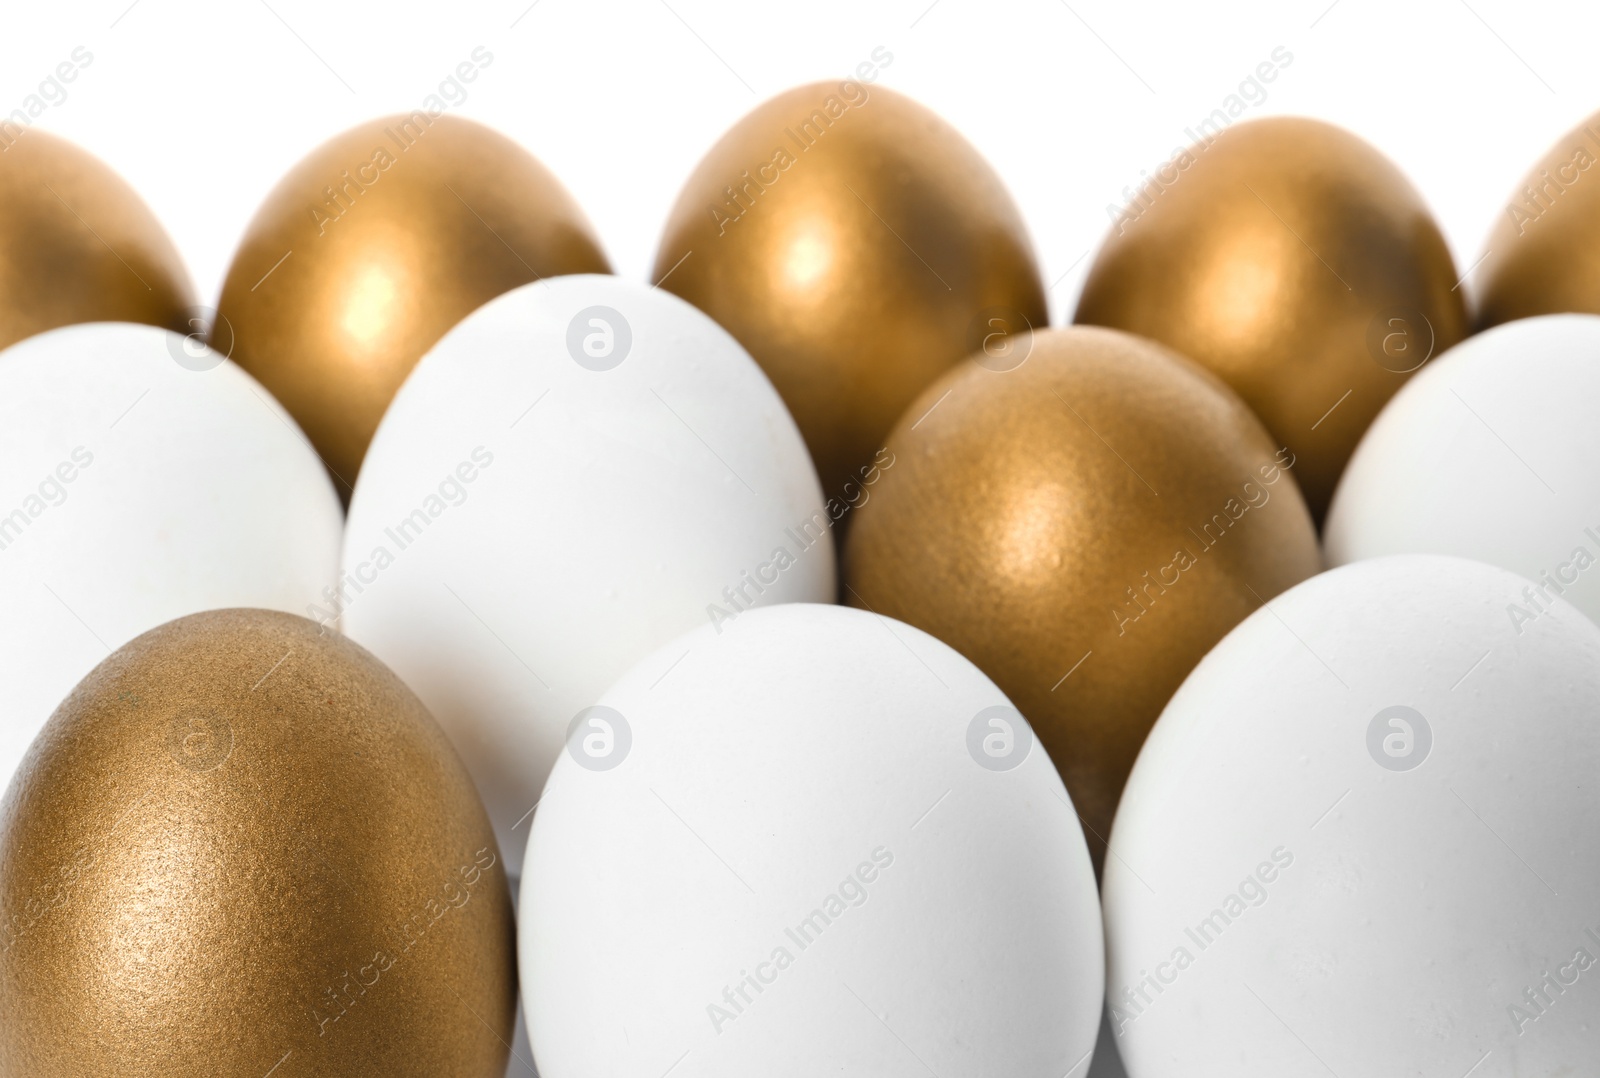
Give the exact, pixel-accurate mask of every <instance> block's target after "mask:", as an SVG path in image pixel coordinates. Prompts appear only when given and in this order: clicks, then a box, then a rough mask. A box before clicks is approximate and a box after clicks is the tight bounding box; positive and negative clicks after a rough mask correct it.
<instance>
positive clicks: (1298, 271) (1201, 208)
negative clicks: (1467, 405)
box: [1075, 117, 1466, 521]
mask: <svg viewBox="0 0 1600 1078" xmlns="http://www.w3.org/2000/svg"><path fill="white" fill-rule="evenodd" d="M1185 161H1187V163H1185ZM1141 199H1142V202H1136V203H1135V204H1134V205H1133V206H1132V207H1130V209H1132V210H1134V211H1137V212H1136V215H1130V216H1131V217H1132V219H1131V220H1130V219H1128V218H1127V217H1125V218H1123V219H1121V220H1119V221H1118V222H1117V223H1116V224H1114V225H1113V226H1112V229H1111V233H1110V235H1109V236H1108V238H1107V239H1106V242H1105V244H1104V246H1103V247H1102V248H1101V250H1100V252H1099V254H1098V255H1097V256H1096V258H1095V262H1094V265H1093V267H1092V268H1091V269H1090V271H1089V277H1088V279H1087V281H1086V282H1085V284H1084V287H1083V294H1082V297H1081V299H1080V300H1079V302H1078V311H1077V315H1076V319H1075V320H1076V321H1078V322H1080V323H1088V324H1092V325H1101V326H1111V327H1114V328H1117V329H1125V330H1128V331H1129V332H1132V333H1139V334H1142V335H1143V336H1146V337H1151V338H1154V339H1155V340H1158V341H1160V342H1162V343H1163V344H1166V345H1168V346H1170V347H1172V348H1175V349H1177V350H1178V351H1179V352H1182V353H1183V354H1184V355H1186V356H1188V357H1190V358H1191V359H1193V360H1195V361H1197V362H1198V363H1200V364H1201V365H1202V366H1204V367H1207V368H1209V369H1210V370H1211V371H1213V372H1215V373H1216V374H1217V375H1218V376H1220V377H1221V378H1222V379H1223V381H1225V382H1227V383H1228V384H1229V385H1230V386H1232V387H1233V389H1234V390H1235V391H1236V392H1237V393H1238V394H1239V395H1240V396H1241V397H1243V398H1244V399H1245V402H1246V403H1247V404H1249V405H1250V407H1251V408H1253V409H1254V410H1255V412H1256V414H1257V415H1259V416H1260V417H1261V419H1262V421H1263V422H1264V423H1265V424H1266V426H1267V429H1268V430H1270V431H1272V433H1273V435H1274V437H1276V438H1277V439H1278V442H1279V444H1280V445H1286V446H1288V447H1289V448H1290V449H1292V450H1293V451H1294V453H1295V455H1296V457H1297V458H1298V460H1299V463H1298V464H1297V465H1296V467H1295V475H1296V477H1297V478H1298V479H1299V481H1300V486H1301V489H1302V491H1304V493H1305V498H1306V504H1307V505H1308V506H1309V507H1310V509H1311V512H1312V516H1313V517H1314V518H1316V519H1317V520H1318V521H1320V520H1321V519H1322V516H1323V515H1324V514H1325V513H1326V512H1327V508H1328V503H1329V501H1331V500H1332V497H1333V489H1334V486H1335V485H1336V484H1337V483H1338V480H1339V475H1340V473H1341V472H1342V471H1344V466H1345V463H1346V462H1347V461H1348V460H1349V459H1350V454H1351V453H1352V452H1354V451H1355V447H1356V443H1357V442H1359V441H1360V440H1361V435H1362V434H1363V433H1364V432H1365V431H1366V429H1367V427H1368V426H1369V425H1370V424H1371V422H1372V420H1373V418H1374V417H1375V416H1377V414H1378V412H1379V411H1380V410H1381V409H1382V408H1383V405H1384V404H1385V403H1386V402H1387V401H1388V400H1389V398H1390V397H1391V396H1393V395H1394V394H1395V392H1396V391H1397V390H1398V389H1399V388H1400V387H1401V385H1403V384H1404V383H1405V381H1406V379H1407V378H1408V377H1409V376H1410V373H1411V371H1413V370H1415V369H1416V368H1417V367H1419V366H1421V365H1422V363H1423V362H1424V361H1425V360H1426V359H1427V358H1429V357H1430V356H1433V355H1438V354H1439V353H1441V352H1443V351H1444V350H1445V349H1446V348H1449V347H1450V346H1451V345H1453V344H1455V343H1456V342H1457V341H1459V340H1461V338H1462V337H1463V336H1465V333H1466V311H1465V308H1464V306H1463V302H1462V292H1461V290H1460V289H1459V288H1456V287H1455V286H1456V281H1457V277H1456V270H1455V266H1454V264H1453V262H1452V261H1451V258H1450V251H1449V248H1448V247H1447V246H1446V245H1445V241H1444V237H1443V236H1442V235H1441V234H1440V232H1439V228H1438V226H1437V225H1436V224H1435V223H1434V220H1433V218H1432V216H1431V215H1430V214H1429V212H1428V208H1427V206H1426V205H1424V204H1423V201H1422V197H1421V196H1420V195H1419V194H1418V193H1417V191H1416V189H1415V188H1414V187H1412V185H1411V184H1410V182H1409V181H1407V179H1406V178H1405V176H1403V175H1402V174H1401V173H1400V171H1399V170H1398V169H1397V168H1395V166H1394V165H1393V164H1391V163H1390V162H1389V161H1388V160H1387V159H1386V158H1385V157H1383V155H1382V154H1380V153H1378V152H1377V151H1376V150H1374V149H1373V148H1372V147H1371V146H1369V145H1368V144H1367V143H1365V142H1363V141H1362V140H1361V139H1359V138H1357V137H1356V136H1354V135H1352V134H1350V133H1349V132H1346V131H1343V130H1341V129H1340V128H1337V127H1333V126H1331V125H1329V124H1325V123H1321V122H1319V121H1316V120H1307V119H1299V118H1293V117H1274V118H1270V119H1263V120H1255V121H1251V122H1248V123H1241V124H1238V125H1236V126H1233V127H1229V128H1226V129H1224V130H1223V131H1222V132H1221V134H1219V135H1217V136H1216V137H1215V139H1214V141H1213V142H1211V143H1210V144H1207V143H1204V142H1202V143H1199V144H1197V145H1196V146H1194V147H1191V148H1190V149H1189V150H1188V151H1187V153H1186V157H1180V158H1178V159H1177V162H1176V163H1175V164H1169V165H1167V166H1165V167H1164V168H1163V169H1161V170H1158V174H1157V177H1156V179H1155V180H1154V181H1152V183H1151V184H1150V185H1149V186H1147V187H1146V188H1145V189H1144V191H1143V192H1142V194H1141Z"/></svg>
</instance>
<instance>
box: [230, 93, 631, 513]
mask: <svg viewBox="0 0 1600 1078" xmlns="http://www.w3.org/2000/svg"><path fill="white" fill-rule="evenodd" d="M609 272H610V267H609V265H608V264H607V262H606V259H605V256H604V255H603V254H602V253H601V251H600V246H599V242H598V241H597V240H596V238H595V235H594V232H593V229H592V228H591V227H590V225H589V221H588V219H587V218H586V217H585V216H584V214H583V211H582V210H581V209H580V208H579V207H578V204H577V203H576V202H575V201H573V199H572V197H571V196H570V195H569V194H568V193H567V191H566V190H565V188H563V187H562V186H561V184H560V182H559V181H558V180H557V179H556V178H555V176H553V175H552V174H551V173H550V172H549V171H548V170H547V169H546V168H545V167H544V166H543V165H541V164H540V163H539V162H538V161H536V160H535V159H534V158H533V157H532V156H531V155H530V154H529V153H527V151H525V150H523V149H522V148H521V147H520V146H518V145H517V144H516V143H515V142H512V141H511V140H510V139H508V138H506V137H505V136H504V135H501V134H499V133H497V132H495V131H492V130H490V129H489V128H487V127H483V126H481V125H479V124H476V123H473V122H472V121H470V120H464V119H461V118H459V117H456V116H451V115H448V114H446V115H440V116H434V117H429V116H428V115H427V114H426V113H424V112H418V113H413V114H411V115H409V116H390V117H386V118H384V119H379V120H373V121H371V122H370V123H366V124H363V125H361V126H360V127H356V128H352V129H351V130H349V131H346V132H344V133H343V134H341V135H339V136H337V137H335V138H333V139H331V140H330V141H328V142H326V143H324V144H323V145H322V146H320V147H318V148H317V149H316V150H314V151H313V152H312V153H311V154H310V155H309V156H307V157H306V158H305V159H304V160H302V161H301V162H300V163H299V164H297V165H296V166H295V167H294V168H293V169H292V170H291V171H290V172H289V173H288V175H286V176H285V177H284V178H283V179H282V180H281V181H279V183H278V185H277V187H275V188H274V189H273V191H272V193H271V194H269V195H268V196H267V199H266V201H265V202H264V203H263V204H262V206H261V208H260V209H259V210H258V211H257V212H256V216H255V218H254V220H252V221H251V222H250V226H249V228H248V229H247V230H246V232H245V235H244V238H243V240H242V241H241V242H240V246H239V250H238V252H237V253H236V254H235V255H234V259H233V264H232V265H231V266H230V267H229V269H228V275H227V280H226V281H225V282H224V284H223V287H222V299H221V300H220V301H219V303H218V310H219V312H220V314H221V318H222V319H223V320H225V324H223V323H219V328H218V330H217V333H218V334H219V336H220V335H224V334H230V333H231V340H232V346H233V347H232V355H233V358H234V359H235V360H237V361H238V363H239V365H240V366H242V367H243V368H244V369H245V370H247V371H249V372H250V373H251V374H253V375H255V377H256V378H257V379H259V380H260V382H261V384H262V385H264V386H266V387H267V389H269V390H270V391H271V392H272V394H273V396H275V397H276V398H277V399H278V400H279V401H281V402H282V403H283V406H284V407H285V408H287V409H288V410H289V412H290V414H292V415H293V416H294V417H295V420H296V421H297V422H298V423H299V424H300V426H301V427H302V428H303V429H304V430H305V432H306V434H307V435H308V436H309V437H310V439H311V443H312V445H313V446H315V447H316V450H317V452H318V453H319V454H320V455H321V456H322V459H323V462H324V463H325V464H326V465H327V466H328V470H329V471H330V472H331V473H333V476H334V486H335V487H336V488H338V490H339V496H340V497H341V498H343V499H344V501H345V502H346V504H348V503H349V500H350V494H351V490H352V487H353V484H354V483H355V480H356V475H357V473H358V472H359V470H360V468H361V460H362V458H363V457H364V456H365V455H366V451H367V443H368V442H370V441H371V440H372V435H373V432H374V431H375V430H377V428H378V420H380V419H381V418H383V413H384V410H385V409H386V408H388V406H389V401H390V400H391V399H393V397H394V394H395V391H396V390H398V389H399V388H400V383H401V382H403V381H405V377H406V375H407V374H409V373H410V372H411V368H412V367H414V366H415V365H416V363H417V360H419V359H421V358H422V356H423V354H424V353H426V352H427V350H428V349H429V348H431V347H432V346H433V345H434V343H435V342H437V341H438V340H439V338H440V337H442V336H444V334H445V333H446V332H448V331H449V330H450V328H451V327H452V326H454V325H455V324H456V323H457V322H459V321H461V319H463V318H465V317H466V316H467V315H468V314H470V313H472V311H474V310H476V309H477V308H478V307H480V306H482V305H483V304H484V303H487V302H488V301H489V300H491V299H493V298H494V297H496V296H498V295H500V294H501V293H503V292H508V291H510V290H511V289H513V288H516V287H518V286H520V285H524V284H527V283H528V282H530V281H534V280H538V279H539V278H542V277H552V276H555V275H557V274H563V273H609Z"/></svg>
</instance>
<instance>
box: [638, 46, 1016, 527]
mask: <svg viewBox="0 0 1600 1078" xmlns="http://www.w3.org/2000/svg"><path fill="white" fill-rule="evenodd" d="M878 51H879V53H880V54H882V55H883V56H886V57H888V60H889V61H892V58H893V57H892V54H889V53H888V52H887V50H882V49H880V50H878ZM875 58H876V57H875ZM878 62H879V64H880V65H881V66H888V63H887V62H886V61H884V60H883V59H879V61H878ZM654 277H655V279H656V280H657V281H659V282H660V284H661V287H662V288H665V289H667V290H668V291H671V292H675V293H677V294H678V295H680V296H682V297H683V298H684V299H686V300H688V301H689V302H690V303H693V304H694V305H695V306H696V307H699V308H700V309H701V310H702V311H705V312H706V313H707V314H709V315H710V316H711V317H712V318H714V319H716V320H717V322H719V323H721V325H722V326H723V327H724V328H725V329H727V330H728V332H730V333H732V334H733V336H734V337H735V338H737V339H738V341H739V343H740V344H742V345H744V347H745V348H746V350H748V351H749V352H750V354H751V355H752V356H754V357H755V360H756V362H757V363H759V364H760V365H761V367H762V369H763V370H765V371H766V373H767V376H768V377H769V378H771V379H772V382H773V385H774V386H776V387H777V390H778V393H779V395H781V396H782V397H783V400H784V403H785V404H787V405H788V407H789V411H790V412H791V413H792V414H793V415H794V418H795V421H796V423H798V424H799V427H800V432H801V434H803V435H804V436H805V440H806V445H807V447H808V448H809V449H810V450H811V455H812V458H813V459H814V460H815V462H816V465H817V474H818V476H819V478H820V479H821V480H822V489H823V493H824V495H825V496H826V497H829V498H834V499H840V498H848V497H853V495H852V494H851V493H850V491H849V490H846V484H847V483H850V482H852V481H854V483H855V485H856V486H859V485H860V483H861V480H862V477H863V472H862V469H863V468H867V467H869V466H870V464H871V462H872V459H873V456H874V454H875V453H876V452H877V450H878V449H880V448H881V447H882V446H883V438H884V436H885V435H886V434H887V433H888V431H889V428H890V427H891V426H893V424H894V421H895V420H896V419H897V418H899V416H900V413H901V412H903V411H904V410H905V409H906V406H907V405H909V404H910V403H911V401H912V399H913V398H915V397H916V395H917V394H918V393H919V392H921V390H922V389H923V388H924V387H925V386H926V385H927V384H928V383H929V382H931V381H933V380H934V379H935V378H937V377H938V376H939V375H940V374H941V373H943V372H944V371H945V370H946V369H948V368H949V367H950V366H951V365H952V364H953V363H955V362H957V361H958V360H959V359H961V357H962V356H964V355H966V354H967V353H968V352H970V351H972V350H973V349H975V348H976V347H978V346H979V344H981V342H982V341H983V339H984V337H985V336H986V335H989V334H992V333H995V332H997V331H998V332H1001V333H1005V334H1010V333H1017V332H1021V331H1023V330H1025V329H1026V328H1028V327H1043V326H1044V325H1045V324H1046V321H1047V312H1046V309H1045V296H1044V287H1043V285H1042V284H1041V282H1040V279H1039V271H1038V268H1037V266H1036V265H1035V263H1034V255H1033V248H1032V245H1031V243H1030V242H1029V239H1028V234H1027V229H1026V227H1025V226H1024V224H1023V221H1022V217H1021V215H1020V214H1019V213H1018V212H1017V209H1016V206H1015V205H1014V204H1013V203H1012V201H1011V196H1010V195H1009V194H1008V193H1007V191H1006V189H1005V185H1004V184H1002V183H1001V181H1000V178H999V177H998V176H997V175H995V173H994V171H993V170H992V169H991V168H990V167H989V165H988V164H987V163H986V162H985V161H984V160H983V158H982V157H980V156H979V155H978V153H977V151H976V150H975V149H974V148H973V147H972V145H971V144H970V143H968V142H967V141H966V139H965V138H963V137H962V136H961V134H960V133H959V132H957V131H956V130H955V129H954V128H952V127H951V126H950V125H949V124H947V123H945V122H944V121H943V120H941V119H940V118H939V117H938V116H936V115H935V114H934V113H933V112H931V111H929V110H928V109H926V108H924V107H923V106H921V105H919V104H917V103H916V102H914V101H912V100H910V99H909V98H906V97H903V96H901V95H899V94H896V93H894V92H892V91H890V90H886V89H884V88H883V87H881V86H876V85H868V84H866V83H863V82H856V81H853V80H847V81H845V82H839V83H834V82H819V83H813V84H811V85H808V86H801V87H798V88H797V89H793V90H790V91H788V92H786V93H783V94H780V95H779V96H777V97H775V98H773V99H772V100H770V101H767V102H766V103H764V104H762V105H761V106H759V107H758V108H757V109H756V110H755V111H754V112H751V113H750V114H749V115H748V116H746V117H744V118H743V119H742V120H740V121H739V122H738V123H737V124H736V125H734V127H733V128H732V130H730V131H729V132H728V133H727V134H726V135H724V136H723V138H722V140H721V141H720V142H718V143H717V144H716V146H714V147H713V148H712V149H711V151H710V153H708V154H707V155H706V156H705V158H704V159H703V160H702V161H701V162H700V164H699V165H698V166H696V168H695V170H694V173H693V174H692V175H691V176H690V177H689V180H688V182H687V183H686V184H685V185H684V188H683V191H682V193H681V194H680V195H679V196H678V201H677V204H676V205H675V206H674V207H673V210H672V213H671V216H670V218H669V219H668V222H667V227H666V231H665V234H664V235H663V236H662V239H661V245H660V248H659V249H658V252H657V255H656V265H655V270H654ZM854 489H855V488H854V487H852V488H851V490H854Z"/></svg>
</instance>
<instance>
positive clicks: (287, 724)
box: [0, 610, 516, 1078]
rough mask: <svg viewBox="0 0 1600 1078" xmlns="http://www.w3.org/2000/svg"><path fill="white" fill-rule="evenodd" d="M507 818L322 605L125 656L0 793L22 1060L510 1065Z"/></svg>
mask: <svg viewBox="0 0 1600 1078" xmlns="http://www.w3.org/2000/svg"><path fill="white" fill-rule="evenodd" d="M513 931H514V929H513V922H512V912H511V901H510V894H509V889H508V886H507V882H506V878H505V876H504V874H503V871H502V869H501V866H500V862H499V855H498V851H497V850H496V848H495V840H494V835H493V832H492V830H491V829H490V827H489V821H488V818H487V817H486V815H485V814H484V811H483V808H482V806H481V804H480V803H479V801H478V798H477V794H476V792H475V791H474V790H473V787H472V784H471V780H470V779H469V778H468V776H467V773H466V770H465V769H464V767H463V766H462V764H461V763H460V761H459V760H458V759H457V757H456V755H455V752H454V751H453V749H452V748H451V747H450V744H449V742H448V741H447V740H446V739H445V736H444V734H443V733H442V732H441V731H440V730H439V728H438V727H437V726H436V725H435V723H434V722H433V720H432V718H431V717H429V715H428V714H427V712H426V711H425V710H424V709H423V707H422V704H421V703H420V702H419V701H418V700H417V699H416V697H414V696H413V695H412V694H411V692H410V691H409V690H408V689H406V688H405V686H404V685H403V684H402V683H401V682H400V680H399V679H398V678H396V677H395V676H394V675H393V674H391V673H390V672H389V671H388V670H387V669H386V668H385V667H383V666H382V665H381V664H380V663H379V662H378V661H377V660H376V659H374V658H373V657H372V656H371V655H369V654H368V653H367V652H365V651H363V650H362V649H361V648H359V647H357V646H356V645H354V644H352V643H350V642H348V641H346V640H344V639H343V638H342V637H338V636H334V635H319V632H318V630H317V627H316V626H315V625H313V624H312V623H311V622H309V621H306V620H304V619H302V618H298V617H294V616H291V615H287V614H278V613H269V612H265V611H259V610H226V611H216V612H211V613H205V614H196V615H193V616H191V617H186V618H182V619H180V620H178V621H174V622H170V623H168V624H166V625H163V626H161V627H160V628H158V629H155V630H152V631H151V632H148V633H146V634H145V635H143V636H141V637H139V638H138V639H136V640H134V641H133V642H131V643H129V644H127V645H126V646H124V647H123V648H121V649H119V650H118V651H116V652H115V653H114V654H112V655H111V657H110V658H108V659H106V660H105V661H104V662H103V663H101V664H100V666H98V667H96V668H95V670H94V671H93V672H92V673H91V674H90V675H89V676H88V677H87V678H85V679H84V681H83V682H82V683H81V684H80V685H79V686H78V687H77V688H76V689H75V690H74V691H73V693H72V695H71V696H69V697H68V698H67V699H66V700H65V701H64V702H63V703H62V704H61V706H60V707H59V708H58V709H57V710H56V713H55V714H54V715H53V716H51V718H50V720H49V722H48V723H47V725H46V726H45V728H44V730H43V732H42V733H41V734H40V736H39V739H38V740H37V741H36V742H35V743H34V746H33V748H32V749H31V750H30V753H29V755H28V757H27V758H26V760H25V762H24V763H23V765H22V767H21V769H20V770H19V772H18V774H17V776H16V778H15V779H14V780H13V782H12V784H11V787H10V789H9V790H8V791H7V793H6V796H5V800H4V802H3V803H0V1014H3V1016H4V1017H3V1020H0V1074H3V1075H5V1076H6V1078H58V1076H59V1078H66V1076H69V1075H70V1076H73V1078H97V1076H102V1075H103V1076H110V1075H161V1076H163V1078H185V1076H205V1078H216V1076H219V1075H248V1076H261V1075H265V1074H268V1073H269V1072H270V1073H271V1074H272V1076H273V1078H300V1076H309V1075H326V1076H330V1078H332V1076H344V1078H348V1076H352V1075H371V1076H374V1078H376V1076H406V1075H415V1076H418V1078H422V1076H427V1078H439V1076H442V1075H452V1076H468V1078H472V1076H482V1078H489V1076H491V1075H492V1076H494V1078H500V1076H501V1075H502V1074H503V1073H504V1069H505V1066H506V1062H507V1059H508V1056H509V1048H508V1043H509V1042H510V1040H511V1036H512V1022H513V1014H514V1006H515V998H516V978H515V966H514V943H513Z"/></svg>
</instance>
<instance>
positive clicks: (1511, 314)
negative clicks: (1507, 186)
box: [1473, 112, 1600, 329]
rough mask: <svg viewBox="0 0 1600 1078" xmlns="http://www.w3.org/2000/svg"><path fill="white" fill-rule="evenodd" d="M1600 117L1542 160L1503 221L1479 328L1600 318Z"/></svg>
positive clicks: (1486, 274)
mask: <svg viewBox="0 0 1600 1078" xmlns="http://www.w3.org/2000/svg"><path fill="white" fill-rule="evenodd" d="M1597 161H1600V112H1597V113H1595V114H1594V115H1593V116H1590V117H1589V118H1588V119H1586V120H1584V122H1583V123H1582V124H1580V125H1578V126H1577V127H1575V128H1573V129H1572V130H1571V131H1568V132H1567V133H1566V134H1565V135H1563V136H1562V137H1561V138H1560V140H1558V141H1557V142H1556V144H1555V145H1554V146H1552V147H1551V148H1550V151H1549V152H1548V153H1546V154H1545V155H1544V157H1542V158H1540V159H1539V162H1538V163H1537V164H1535V165H1534V166H1533V168H1532V170H1531V171H1529V173H1528V175H1527V176H1526V177H1524V179H1523V181H1522V183H1521V184H1520V185H1519V186H1518V187H1517V189H1516V190H1515V191H1513V192H1511V197H1510V198H1508V199H1507V200H1506V205H1505V208H1504V209H1503V210H1501V212H1500V216H1499V217H1498V218H1497V219H1496V221H1495V226H1494V228H1493V230H1492V231H1491V232H1490V233H1489V241H1488V243H1487V244H1486V246H1485V250H1484V254H1483V262H1482V265H1480V266H1479V267H1478V270H1477V272H1476V273H1474V274H1473V279H1474V284H1476V285H1477V290H1476V294H1477V308H1478V314H1477V324H1478V328H1479V329H1488V328H1489V327H1490V326H1497V325H1499V324H1500V323H1502V322H1510V321H1513V320H1514V319H1518V318H1531V317H1533V316H1534V315H1539V314H1560V313H1564V312H1569V311H1577V312H1582V313H1585V314H1600V170H1595V168H1594V166H1595V162H1597Z"/></svg>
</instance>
